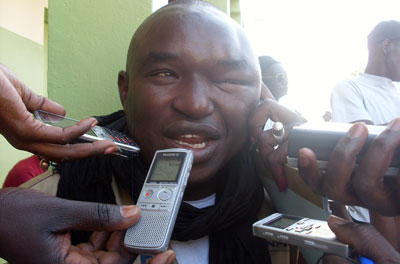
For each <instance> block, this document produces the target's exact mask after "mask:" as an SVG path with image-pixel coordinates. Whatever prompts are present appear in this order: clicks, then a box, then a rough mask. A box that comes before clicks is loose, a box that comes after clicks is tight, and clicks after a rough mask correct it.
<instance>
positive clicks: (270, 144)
mask: <svg viewBox="0 0 400 264" xmlns="http://www.w3.org/2000/svg"><path fill="white" fill-rule="evenodd" d="M268 119H271V120H273V121H274V122H277V121H279V122H281V123H282V124H283V125H284V128H285V136H284V139H283V140H284V141H283V143H282V144H279V146H278V148H275V146H276V145H277V141H276V140H275V138H274V137H273V135H272V129H269V130H266V131H264V125H265V123H266V122H267V120H268ZM304 122H305V119H304V118H303V117H301V116H299V115H297V114H296V113H295V112H292V111H290V110H289V109H287V108H286V107H284V106H282V105H280V104H279V103H277V102H276V101H275V100H273V99H264V100H262V101H260V103H259V104H258V105H257V106H256V108H255V110H254V111H253V113H252V114H251V116H250V120H249V128H250V135H251V140H252V143H254V144H256V146H257V149H258V151H259V153H260V156H261V159H262V161H263V163H264V166H265V168H266V169H268V170H269V171H270V172H271V173H272V175H273V177H274V179H275V183H276V184H277V187H278V189H279V191H284V190H285V189H286V188H287V182H286V178H285V175H284V170H283V167H282V165H283V164H284V163H285V162H286V156H287V151H288V143H287V137H288V134H289V131H290V130H291V128H292V127H293V126H294V125H299V124H301V123H304Z"/></svg>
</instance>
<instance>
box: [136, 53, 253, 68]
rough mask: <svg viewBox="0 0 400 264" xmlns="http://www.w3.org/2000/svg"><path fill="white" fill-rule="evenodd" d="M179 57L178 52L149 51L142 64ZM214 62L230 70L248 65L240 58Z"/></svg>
mask: <svg viewBox="0 0 400 264" xmlns="http://www.w3.org/2000/svg"><path fill="white" fill-rule="evenodd" d="M179 57H180V56H179V55H178V54H176V53H171V52H150V53H149V55H148V56H147V57H146V59H145V61H144V64H143V65H147V64H150V63H155V62H163V61H170V60H178V59H179ZM216 64H217V65H220V66H223V67H224V68H227V69H231V70H240V69H245V68H247V67H249V63H248V62H247V61H246V60H240V59H221V60H218V61H217V63H216Z"/></svg>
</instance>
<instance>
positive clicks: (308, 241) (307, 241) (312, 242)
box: [304, 240, 315, 246]
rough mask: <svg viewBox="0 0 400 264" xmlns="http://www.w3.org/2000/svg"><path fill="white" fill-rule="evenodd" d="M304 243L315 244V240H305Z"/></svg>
mask: <svg viewBox="0 0 400 264" xmlns="http://www.w3.org/2000/svg"><path fill="white" fill-rule="evenodd" d="M304 244H306V245H308V246H314V245H315V242H314V241H310V240H304Z"/></svg>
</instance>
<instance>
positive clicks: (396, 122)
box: [389, 118, 400, 130]
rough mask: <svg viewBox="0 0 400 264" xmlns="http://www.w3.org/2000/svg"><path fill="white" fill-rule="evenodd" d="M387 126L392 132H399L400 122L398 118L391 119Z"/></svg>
mask: <svg viewBox="0 0 400 264" xmlns="http://www.w3.org/2000/svg"><path fill="white" fill-rule="evenodd" d="M389 126H390V127H391V128H392V129H394V130H400V120H399V119H398V118H396V119H393V120H392V122H390V125H389Z"/></svg>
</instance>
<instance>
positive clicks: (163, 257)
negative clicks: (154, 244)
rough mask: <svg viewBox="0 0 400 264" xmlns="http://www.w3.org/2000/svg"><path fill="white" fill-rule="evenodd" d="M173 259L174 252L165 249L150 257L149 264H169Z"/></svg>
mask: <svg viewBox="0 0 400 264" xmlns="http://www.w3.org/2000/svg"><path fill="white" fill-rule="evenodd" d="M174 260H175V252H174V251H172V250H167V251H165V252H163V253H161V254H158V255H156V256H155V257H154V258H152V259H151V261H150V263H151V264H169V263H172V262H173V261H174Z"/></svg>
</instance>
